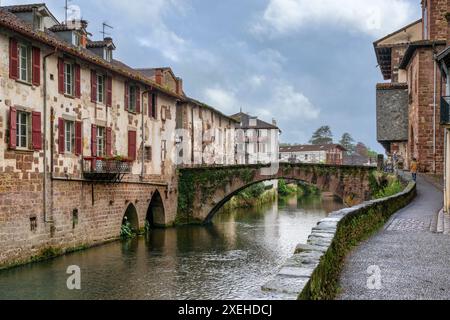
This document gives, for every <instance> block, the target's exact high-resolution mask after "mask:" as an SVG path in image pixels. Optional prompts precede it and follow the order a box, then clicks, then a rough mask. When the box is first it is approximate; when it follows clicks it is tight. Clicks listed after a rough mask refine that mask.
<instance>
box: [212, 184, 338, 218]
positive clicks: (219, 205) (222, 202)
mask: <svg viewBox="0 0 450 320" xmlns="http://www.w3.org/2000/svg"><path fill="white" fill-rule="evenodd" d="M272 180H287V181H296V182H297V183H302V184H304V185H310V186H315V187H317V188H319V189H321V190H322V191H324V190H323V186H320V185H318V184H317V181H316V182H315V183H312V182H309V181H306V180H303V179H298V178H294V177H277V178H267V179H263V180H258V181H253V182H251V183H249V184H246V185H244V186H242V187H240V188H238V189H236V190H234V191H232V192H229V193H228V194H227V195H226V196H225V197H224V198H223V199H222V200H221V201H219V202H218V203H217V204H216V205H215V206H214V207H213V208H212V209H211V210H210V212H209V213H208V215H207V217H206V219H205V221H204V223H205V224H210V223H211V221H212V219H213V218H214V216H215V215H216V214H217V212H219V210H220V209H221V208H222V207H223V206H224V205H225V204H226V203H227V202H228V201H230V200H231V198H233V197H234V196H236V195H237V194H239V193H240V192H242V191H244V190H245V189H247V188H249V187H251V186H253V185H255V184H258V183H261V182H265V181H272ZM316 180H317V179H316ZM330 191H333V190H330ZM333 194H335V195H336V196H338V197H341V196H340V195H338V194H336V193H334V192H333Z"/></svg>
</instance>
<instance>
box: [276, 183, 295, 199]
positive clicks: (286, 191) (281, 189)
mask: <svg viewBox="0 0 450 320" xmlns="http://www.w3.org/2000/svg"><path fill="white" fill-rule="evenodd" d="M296 192H297V188H296V187H294V186H292V185H288V184H287V183H286V181H285V180H284V179H280V180H279V181H278V194H279V195H280V196H284V197H285V196H288V195H291V194H293V193H296Z"/></svg>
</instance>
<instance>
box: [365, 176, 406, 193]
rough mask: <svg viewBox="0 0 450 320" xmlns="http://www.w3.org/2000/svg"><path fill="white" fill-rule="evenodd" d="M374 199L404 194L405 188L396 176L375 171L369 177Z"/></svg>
mask: <svg viewBox="0 0 450 320" xmlns="http://www.w3.org/2000/svg"><path fill="white" fill-rule="evenodd" d="M369 184H370V190H371V192H372V198H374V199H382V198H387V197H390V196H393V195H396V194H398V193H400V192H402V190H403V188H404V186H403V185H402V183H401V182H400V181H399V180H398V178H397V177H396V176H395V175H392V174H386V173H383V172H378V171H374V172H373V173H372V174H371V175H370V176H369Z"/></svg>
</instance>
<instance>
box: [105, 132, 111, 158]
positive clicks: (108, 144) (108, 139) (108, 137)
mask: <svg viewBox="0 0 450 320" xmlns="http://www.w3.org/2000/svg"><path fill="white" fill-rule="evenodd" d="M111 138H112V130H111V128H106V155H107V156H108V157H111V156H112V148H111Z"/></svg>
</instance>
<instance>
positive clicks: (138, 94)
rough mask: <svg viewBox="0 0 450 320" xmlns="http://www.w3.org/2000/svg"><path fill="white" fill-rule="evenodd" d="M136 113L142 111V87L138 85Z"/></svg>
mask: <svg viewBox="0 0 450 320" xmlns="http://www.w3.org/2000/svg"><path fill="white" fill-rule="evenodd" d="M136 113H141V88H140V87H136Z"/></svg>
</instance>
